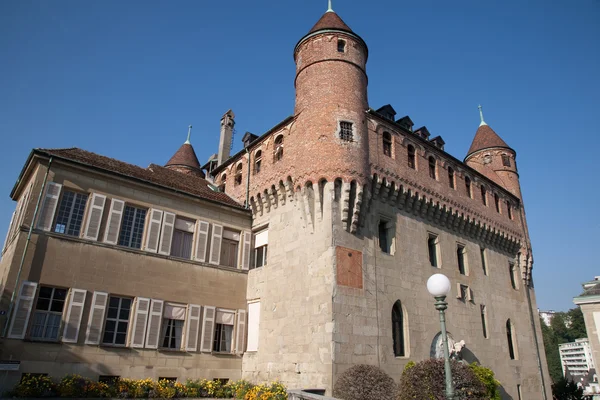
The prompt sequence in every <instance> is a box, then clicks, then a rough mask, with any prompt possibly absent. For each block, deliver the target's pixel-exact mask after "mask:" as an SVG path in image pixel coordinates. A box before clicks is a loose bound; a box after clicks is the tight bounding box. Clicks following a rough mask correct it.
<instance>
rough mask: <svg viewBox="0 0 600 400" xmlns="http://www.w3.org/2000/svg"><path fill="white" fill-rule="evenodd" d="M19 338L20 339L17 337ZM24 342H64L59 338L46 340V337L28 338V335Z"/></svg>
mask: <svg viewBox="0 0 600 400" xmlns="http://www.w3.org/2000/svg"><path fill="white" fill-rule="evenodd" d="M17 340H18V339H17ZM23 341H24V342H30V343H44V344H63V342H61V341H60V340H58V339H52V340H49V339H48V340H45V339H34V338H30V337H29V338H28V337H26V338H25V339H23ZM71 344H76V343H71Z"/></svg>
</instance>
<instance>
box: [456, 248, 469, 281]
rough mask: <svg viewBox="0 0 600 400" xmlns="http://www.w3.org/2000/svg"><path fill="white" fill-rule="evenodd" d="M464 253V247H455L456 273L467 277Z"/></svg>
mask: <svg viewBox="0 0 600 400" xmlns="http://www.w3.org/2000/svg"><path fill="white" fill-rule="evenodd" d="M466 253H467V251H466V250H465V246H464V245H462V244H458V245H456V259H457V261H458V272H460V274H461V275H467V266H466V260H465V258H466Z"/></svg>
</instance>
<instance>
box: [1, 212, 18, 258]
mask: <svg viewBox="0 0 600 400" xmlns="http://www.w3.org/2000/svg"><path fill="white" fill-rule="evenodd" d="M16 213H17V211H16V210H15V211H13V213H12V217H11V218H10V224H9V225H8V232H6V239H4V246H2V249H5V248H6V245H7V244H8V239H10V237H11V236H12V235H11V232H12V231H13V228H14V227H13V223H14V222H15V214H16Z"/></svg>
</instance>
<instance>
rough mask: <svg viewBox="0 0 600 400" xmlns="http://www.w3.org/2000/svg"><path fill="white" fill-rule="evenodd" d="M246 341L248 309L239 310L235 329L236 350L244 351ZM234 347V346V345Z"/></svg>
mask: <svg viewBox="0 0 600 400" xmlns="http://www.w3.org/2000/svg"><path fill="white" fill-rule="evenodd" d="M245 341H246V310H238V312H237V326H236V329H235V352H236V353H237V354H243V353H244V344H245V343H244V342H245ZM232 348H233V347H232Z"/></svg>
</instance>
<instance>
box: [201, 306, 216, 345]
mask: <svg viewBox="0 0 600 400" xmlns="http://www.w3.org/2000/svg"><path fill="white" fill-rule="evenodd" d="M215 313H216V308H215V307H212V306H204V318H203V320H202V338H201V339H200V351H201V352H203V353H210V352H211V351H212V345H213V335H214V333H215V331H214V329H215Z"/></svg>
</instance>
